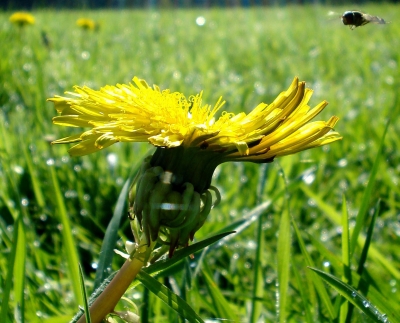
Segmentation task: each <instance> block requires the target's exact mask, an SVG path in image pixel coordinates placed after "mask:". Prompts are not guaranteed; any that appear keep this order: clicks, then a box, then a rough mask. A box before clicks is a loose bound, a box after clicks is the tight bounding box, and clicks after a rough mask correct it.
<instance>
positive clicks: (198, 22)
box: [196, 16, 206, 26]
mask: <svg viewBox="0 0 400 323" xmlns="http://www.w3.org/2000/svg"><path fill="white" fill-rule="evenodd" d="M205 23H206V18H204V17H203V16H198V17H197V18H196V25H197V26H204V25H205Z"/></svg>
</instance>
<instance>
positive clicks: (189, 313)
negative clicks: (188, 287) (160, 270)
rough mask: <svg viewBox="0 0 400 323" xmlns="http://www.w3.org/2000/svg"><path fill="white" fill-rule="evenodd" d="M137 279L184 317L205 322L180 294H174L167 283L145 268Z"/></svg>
mask: <svg viewBox="0 0 400 323" xmlns="http://www.w3.org/2000/svg"><path fill="white" fill-rule="evenodd" d="M136 277H137V279H138V280H139V281H140V282H141V283H142V284H143V285H144V286H145V287H146V288H147V289H149V290H150V291H151V292H152V293H154V295H156V296H157V297H158V298H159V299H161V300H162V301H163V302H164V303H165V304H167V305H168V306H169V307H170V308H172V309H173V310H174V311H176V312H177V313H178V314H179V315H181V316H182V317H183V318H185V319H186V320H188V321H189V322H193V323H204V321H203V320H202V318H201V317H200V316H199V315H198V314H197V313H196V312H195V311H194V310H193V309H192V308H191V307H190V306H189V304H188V303H186V302H185V301H184V300H183V299H182V298H180V297H179V296H178V295H176V294H174V293H173V292H172V291H171V290H169V289H168V288H167V287H166V286H165V285H163V284H161V283H160V282H158V281H157V279H155V278H153V277H152V276H150V275H149V274H147V273H146V272H144V271H143V270H141V271H140V272H139V274H138V275H137V276H136Z"/></svg>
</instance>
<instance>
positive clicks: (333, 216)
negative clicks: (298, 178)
mask: <svg viewBox="0 0 400 323" xmlns="http://www.w3.org/2000/svg"><path fill="white" fill-rule="evenodd" d="M301 189H302V190H303V192H304V193H305V194H306V195H307V196H308V197H310V198H311V199H313V201H315V203H316V204H317V205H318V207H319V208H320V210H321V211H322V212H323V214H324V215H326V216H327V217H328V218H329V219H330V220H331V221H332V222H333V223H334V224H336V225H340V224H341V216H340V215H339V214H338V213H337V212H336V210H335V209H334V208H332V207H331V206H330V205H328V204H327V203H325V201H324V200H323V199H322V198H320V197H319V196H318V195H317V194H315V193H314V192H313V191H311V190H310V188H309V187H307V186H306V185H302V186H301ZM357 242H358V245H359V246H361V247H362V246H364V242H365V237H364V236H363V235H362V234H360V235H359V236H358V241H357ZM369 256H370V258H371V259H373V260H374V261H376V262H378V263H381V264H382V266H383V267H385V268H386V270H387V271H388V272H390V273H391V274H392V275H393V276H394V277H395V278H396V279H398V280H399V279H400V271H399V270H398V269H397V268H396V267H395V266H394V265H393V264H392V263H391V262H390V261H388V260H387V259H386V258H385V257H384V256H383V255H382V254H381V252H380V251H378V250H377V249H376V248H375V247H374V246H373V245H371V246H370V247H369Z"/></svg>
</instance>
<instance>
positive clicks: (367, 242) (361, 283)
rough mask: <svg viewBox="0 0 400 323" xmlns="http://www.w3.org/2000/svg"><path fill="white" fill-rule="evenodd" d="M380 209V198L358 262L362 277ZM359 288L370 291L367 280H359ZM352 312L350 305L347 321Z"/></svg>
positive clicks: (362, 290) (365, 292)
mask: <svg viewBox="0 0 400 323" xmlns="http://www.w3.org/2000/svg"><path fill="white" fill-rule="evenodd" d="M379 209H380V200H379V201H378V202H377V205H376V208H375V212H374V214H373V216H372V219H371V223H370V225H369V228H368V232H367V237H366V239H365V243H364V247H363V249H362V252H361V257H360V260H359V262H358V268H357V274H358V275H359V276H360V277H362V274H363V271H364V265H365V262H366V261H367V255H368V250H369V247H370V245H371V240H372V233H373V230H374V227H375V222H376V218H377V216H378V214H379ZM345 282H346V281H345ZM357 289H358V290H359V291H360V292H362V293H364V294H365V295H366V294H367V291H368V284H367V283H366V282H365V280H363V279H360V280H359V281H358V286H357ZM352 313H353V306H350V307H349V311H348V314H347V320H346V322H351V316H352Z"/></svg>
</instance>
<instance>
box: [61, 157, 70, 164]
mask: <svg viewBox="0 0 400 323" xmlns="http://www.w3.org/2000/svg"><path fill="white" fill-rule="evenodd" d="M69 160H70V158H69V156H62V157H61V161H62V162H63V163H68V162H69Z"/></svg>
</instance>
